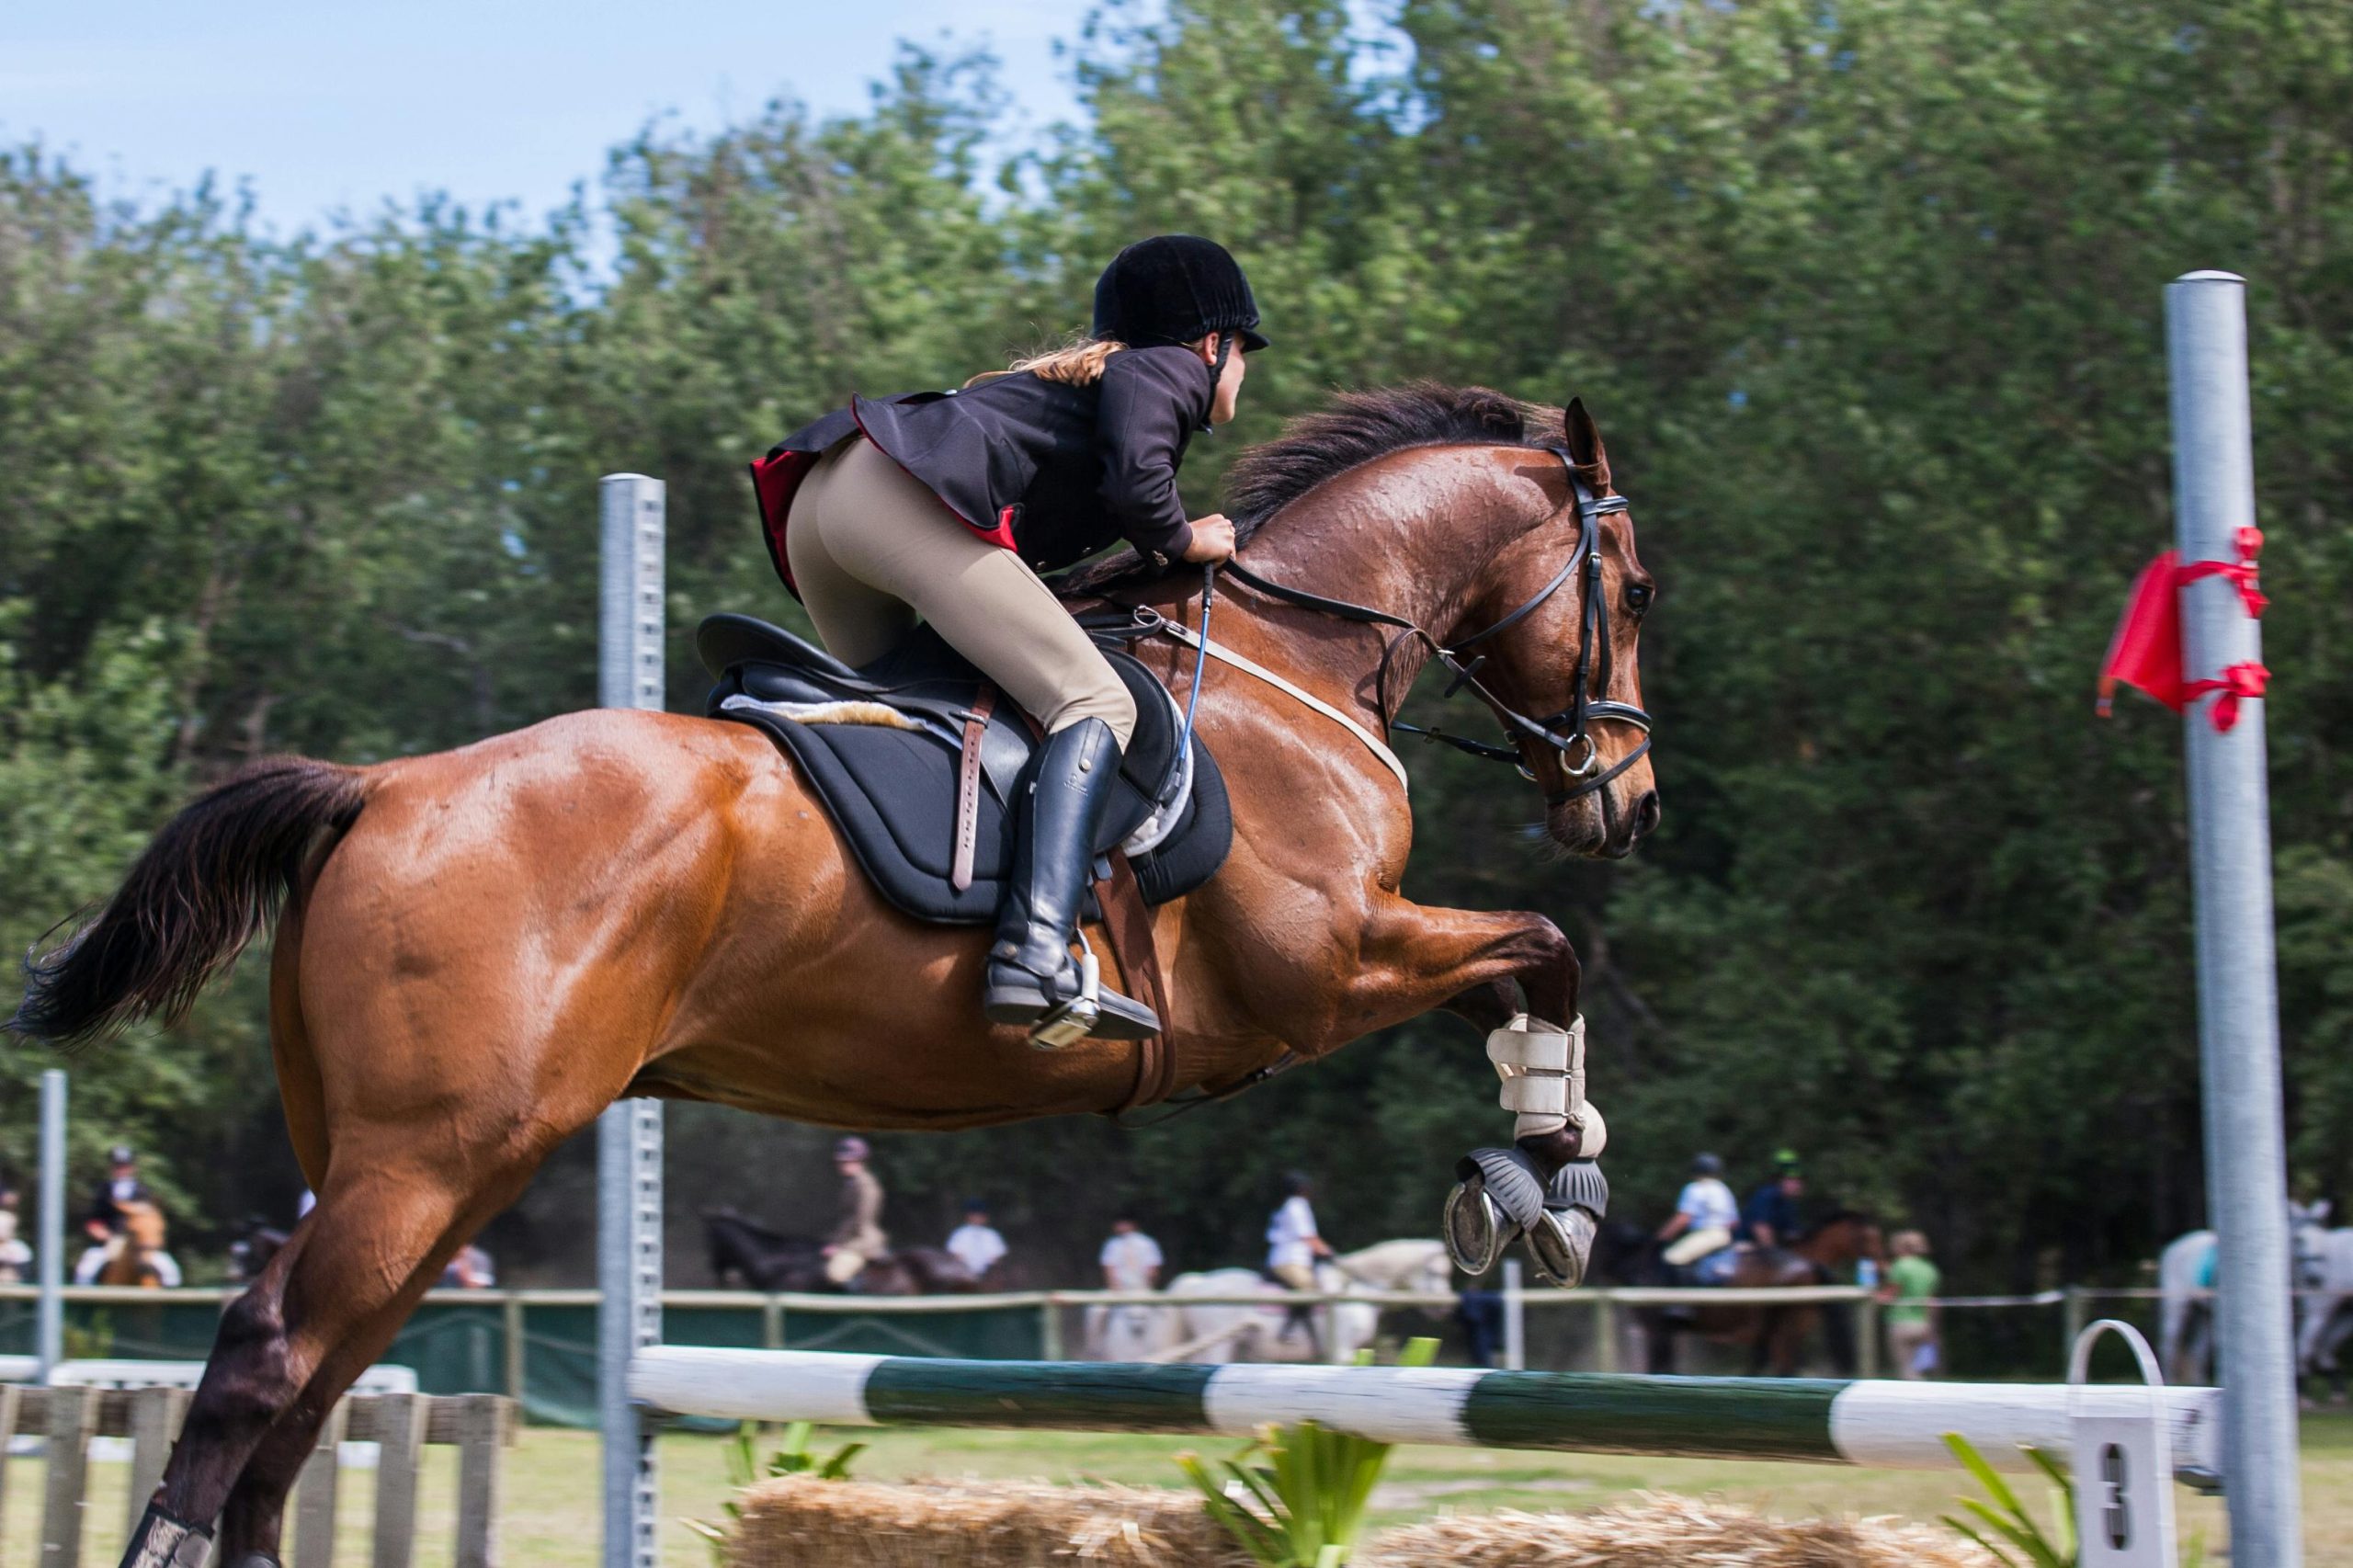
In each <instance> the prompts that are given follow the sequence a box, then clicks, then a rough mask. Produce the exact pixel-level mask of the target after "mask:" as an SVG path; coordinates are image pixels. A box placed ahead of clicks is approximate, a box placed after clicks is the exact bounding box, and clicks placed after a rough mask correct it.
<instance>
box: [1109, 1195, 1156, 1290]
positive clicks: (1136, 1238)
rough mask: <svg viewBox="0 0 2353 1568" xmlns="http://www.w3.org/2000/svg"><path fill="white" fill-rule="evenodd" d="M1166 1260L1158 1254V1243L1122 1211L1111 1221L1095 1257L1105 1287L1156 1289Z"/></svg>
mask: <svg viewBox="0 0 2353 1568" xmlns="http://www.w3.org/2000/svg"><path fill="white" fill-rule="evenodd" d="M1165 1261H1166V1260H1165V1259H1164V1258H1163V1257H1162V1256H1160V1244H1159V1243H1158V1242H1155V1241H1154V1240H1153V1239H1152V1238H1151V1237H1150V1236H1147V1235H1145V1234H1144V1233H1143V1232H1142V1230H1141V1229H1139V1228H1138V1227H1137V1225H1136V1221H1135V1217H1134V1216H1133V1215H1131V1214H1122V1215H1120V1217H1119V1218H1118V1219H1116V1220H1114V1221H1111V1236H1110V1239H1109V1240H1108V1241H1107V1242H1105V1243H1104V1244H1103V1251H1102V1254H1101V1256H1098V1257H1097V1259H1096V1262H1097V1263H1099V1264H1101V1265H1102V1266H1103V1288H1104V1289H1105V1290H1156V1289H1158V1288H1159V1284H1160V1266H1161V1265H1162V1263H1164V1262H1165Z"/></svg>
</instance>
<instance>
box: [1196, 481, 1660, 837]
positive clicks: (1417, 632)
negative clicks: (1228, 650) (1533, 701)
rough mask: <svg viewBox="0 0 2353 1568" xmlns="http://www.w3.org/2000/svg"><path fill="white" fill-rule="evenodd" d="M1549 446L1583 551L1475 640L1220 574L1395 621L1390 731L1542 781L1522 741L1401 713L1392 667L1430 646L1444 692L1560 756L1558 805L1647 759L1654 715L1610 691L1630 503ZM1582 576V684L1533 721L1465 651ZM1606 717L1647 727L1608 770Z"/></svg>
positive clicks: (1385, 718)
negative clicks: (1615, 584) (1451, 728)
mask: <svg viewBox="0 0 2353 1568" xmlns="http://www.w3.org/2000/svg"><path fill="white" fill-rule="evenodd" d="M1545 450H1546V451H1549V452H1551V453H1552V455H1553V456H1555V457H1557V458H1559V459H1560V460H1561V465H1562V467H1563V468H1564V469H1566V470H1567V471H1568V477H1569V493H1570V494H1571V496H1572V497H1573V498H1574V501H1575V504H1576V509H1577V548H1576V553H1574V555H1572V556H1570V558H1569V560H1568V562H1566V564H1564V565H1563V566H1562V568H1561V569H1560V570H1559V571H1558V572H1556V573H1554V574H1552V581H1551V582H1549V583H1547V584H1545V585H1543V587H1541V588H1540V589H1538V590H1537V592H1536V595H1535V597H1532V598H1530V599H1529V600H1528V602H1527V603H1525V604H1523V605H1521V606H1520V607H1519V608H1518V609H1515V610H1513V611H1512V612H1511V613H1510V614H1508V615H1506V616H1505V617H1504V618H1503V619H1501V620H1498V621H1496V622H1495V624H1494V625H1493V626H1490V627H1488V628H1486V629H1485V630H1484V631H1475V632H1472V634H1471V635H1470V636H1468V637H1463V638H1459V639H1457V640H1456V641H1455V642H1454V644H1453V645H1452V646H1451V647H1449V646H1448V645H1447V644H1446V643H1444V642H1440V641H1439V640H1438V638H1436V637H1433V636H1432V635H1430V633H1429V632H1428V631H1425V630H1424V629H1423V628H1422V626H1421V625H1420V624H1419V623H1417V622H1415V621H1412V620H1408V619H1405V618H1404V616H1401V615H1392V614H1390V613H1389V612H1388V611H1387V610H1382V609H1375V608H1372V607H1370V605H1359V604H1351V603H1349V602H1348V601H1347V600H1346V599H1333V598H1325V597H1324V596H1323V595H1321V594H1311V593H1308V592H1306V591H1304V590H1303V589H1300V588H1293V587H1289V586H1286V585H1283V584H1281V583H1275V582H1269V581H1268V580H1267V579H1266V578H1264V577H1261V576H1259V575H1258V574H1256V573H1255V572H1252V571H1250V570H1248V569H1247V568H1246V567H1245V566H1243V565H1242V564H1241V563H1240V562H1238V561H1228V562H1225V564H1224V565H1222V566H1221V567H1219V568H1218V570H1219V571H1221V572H1222V573H1224V574H1226V575H1227V576H1230V577H1233V578H1234V579H1235V580H1236V581H1238V582H1241V583H1245V584H1246V585H1249V586H1251V587H1253V588H1256V589H1257V590H1258V592H1260V593H1262V594H1265V595H1267V596H1268V597H1272V598H1277V599H1280V600H1282V601H1283V602H1284V603H1285V604H1292V605H1297V606H1299V607H1300V608H1302V609H1313V610H1320V611H1322V612H1324V614H1326V615H1335V616H1338V617H1339V618H1340V619H1343V620H1354V621H1359V622H1362V623H1365V624H1367V625H1372V626H1391V627H1395V628H1396V629H1397V630H1396V633H1395V635H1393V636H1392V637H1391V638H1390V639H1389V640H1388V642H1386V643H1385V644H1384V645H1383V646H1382V648H1381V665H1380V668H1379V669H1378V670H1377V671H1376V672H1375V674H1374V676H1373V708H1374V711H1375V712H1376V713H1377V714H1378V716H1379V717H1380V720H1381V727H1382V729H1383V731H1384V733H1385V732H1387V731H1391V730H1403V731H1404V732H1405V733H1407V734H1409V735H1419V736H1421V737H1422V738H1423V739H1424V740H1425V741H1435V742H1437V743H1438V744H1442V745H1449V746H1452V747H1453V748H1454V749H1455V750H1457V751H1461V752H1467V753H1469V754H1470V755H1471V756H1476V757H1483V758H1484V759H1486V760H1488V761H1490V762H1508V763H1510V764H1511V765H1512V766H1513V767H1517V768H1518V769H1519V771H1520V775H1521V777H1523V778H1527V779H1528V780H1529V782H1530V783H1533V782H1535V781H1536V775H1535V773H1534V772H1533V771H1532V770H1531V769H1530V768H1529V767H1528V764H1527V763H1526V762H1525V761H1524V760H1523V759H1522V757H1521V755H1520V753H1519V751H1518V748H1517V747H1516V746H1509V745H1501V746H1499V745H1490V744H1487V743H1486V742H1484V741H1474V740H1472V739H1470V738H1469V737H1467V736H1463V735H1456V734H1449V733H1447V732H1446V731H1444V730H1441V729H1438V728H1437V727H1435V726H1431V727H1428V728H1425V727H1423V726H1422V725H1419V724H1408V723H1405V722H1403V721H1402V720H1400V719H1398V718H1397V717H1396V716H1395V715H1396V708H1397V704H1396V703H1392V701H1391V700H1390V696H1389V667H1390V665H1391V664H1392V663H1393V662H1394V660H1395V658H1396V654H1397V650H1398V649H1399V648H1401V647H1404V646H1405V645H1407V644H1409V643H1416V642H1417V643H1420V644H1422V645H1424V646H1427V648H1428V649H1429V651H1430V653H1431V656H1432V657H1434V658H1436V659H1437V660H1438V663H1439V664H1441V665H1445V666H1446V668H1447V669H1448V670H1449V672H1450V673H1451V674H1452V675H1453V676H1454V679H1453V680H1452V681H1450V682H1449V683H1448V685H1447V688H1446V691H1445V693H1444V695H1446V696H1448V697H1452V696H1453V695H1454V694H1455V693H1456V692H1458V691H1461V690H1463V689H1464V688H1465V687H1468V688H1469V689H1470V691H1471V694H1472V696H1474V697H1476V698H1477V699H1479V700H1480V701H1482V702H1483V703H1485V704H1486V705H1487V710H1488V711H1489V712H1491V713H1493V714H1494V715H1495V720H1496V722H1498V723H1500V724H1501V725H1502V726H1503V729H1504V734H1505V737H1506V739H1509V740H1515V741H1518V740H1525V741H1532V742H1534V743H1535V744H1538V745H1540V746H1549V747H1551V748H1552V751H1553V753H1554V754H1555V755H1556V756H1559V758H1560V759H1561V771H1562V773H1563V775H1564V776H1565V777H1567V778H1569V779H1571V780H1572V781H1573V782H1571V783H1570V785H1569V786H1568V787H1567V788H1566V789H1562V790H1548V791H1546V793H1545V796H1544V803H1545V804H1546V805H1547V806H1558V805H1564V804H1566V803H1567V802H1568V801H1574V800H1577V799H1580V798H1581V797H1583V796H1586V795H1590V794H1592V793H1594V792H1595V791H1596V790H1600V789H1602V788H1603V787H1604V786H1606V785H1607V784H1608V783H1609V782H1610V780H1612V779H1614V778H1617V777H1618V776H1619V775H1620V774H1621V773H1623V772H1625V771H1626V770H1627V769H1628V768H1630V767H1633V766H1634V764H1635V763H1636V762H1638V761H1640V760H1641V759H1642V757H1643V754H1644V753H1645V752H1648V751H1649V750H1650V749H1651V716H1650V715H1649V714H1648V713H1646V712H1644V711H1643V710H1642V709H1640V708H1637V707H1635V706H1634V705H1633V704H1632V703H1631V702H1619V701H1616V700H1614V699H1611V698H1609V697H1608V695H1607V694H1608V690H1609V682H1610V677H1611V676H1613V675H1614V674H1615V673H1616V667H1617V666H1616V660H1615V656H1614V653H1613V652H1612V650H1611V647H1610V641H1609V612H1608V606H1607V605H1605V604H1604V603H1603V602H1602V591H1601V564H1602V562H1601V519H1602V518H1604V517H1610V516H1613V515H1615V514H1618V513H1621V512H1624V511H1626V510H1627V509H1628V504H1627V501H1626V498H1625V497H1624V496H1622V495H1597V494H1594V492H1593V490H1592V488H1591V487H1590V486H1588V485H1587V484H1586V483H1585V481H1584V480H1583V479H1582V478H1581V477H1579V475H1578V473H1577V465H1576V463H1575V461H1574V460H1573V459H1572V458H1571V457H1570V456H1569V454H1568V452H1567V451H1566V450H1564V449H1562V448H1559V447H1547V448H1545ZM1580 572H1582V573H1583V574H1584V577H1585V607H1584V611H1583V615H1582V624H1581V626H1580V627H1579V630H1578V634H1577V664H1576V686H1575V690H1574V695H1572V696H1571V698H1570V699H1569V705H1568V706H1567V707H1566V708H1563V709H1562V710H1560V711H1559V712H1557V713H1551V714H1547V715H1545V716H1544V717H1542V718H1533V717H1530V716H1529V715H1528V714H1526V713H1522V712H1521V711H1519V710H1518V709H1516V708H1514V707H1512V706H1511V704H1509V703H1507V702H1506V701H1505V700H1504V699H1502V698H1500V697H1498V696H1496V695H1495V692H1493V691H1492V690H1490V689H1489V688H1488V687H1486V686H1485V685H1484V684H1483V682H1481V681H1480V679H1479V677H1478V674H1477V672H1478V670H1479V667H1480V666H1481V665H1484V664H1485V663H1486V662H1487V659H1486V655H1485V654H1483V653H1480V654H1475V655H1473V656H1472V658H1470V659H1469V660H1468V661H1467V662H1466V661H1465V660H1464V659H1463V658H1462V656H1461V655H1462V654H1463V653H1467V652H1469V650H1471V649H1472V648H1474V647H1476V646H1478V645H1479V644H1480V643H1482V642H1486V641H1488V640H1489V639H1490V638H1493V637H1495V636H1498V635H1500V634H1501V633H1503V632H1505V631H1508V630H1510V629H1511V628H1512V627H1514V626H1517V625H1518V624H1519V623H1520V622H1521V621H1523V620H1525V619H1528V618H1529V616H1530V615H1533V614H1534V613H1535V612H1536V611H1537V609H1538V608H1540V607H1541V606H1542V605H1543V604H1544V602H1545V601H1546V600H1548V599H1550V598H1551V597H1552V596H1553V595H1554V594H1556V593H1558V592H1560V591H1561V588H1562V587H1563V585H1565V584H1566V583H1567V582H1568V580H1569V579H1570V578H1571V577H1573V576H1575V575H1577V574H1579V573H1580ZM1596 676H1598V677H1599V688H1600V690H1601V691H1602V693H1603V694H1604V695H1602V696H1600V697H1595V696H1593V695H1592V692H1593V690H1594V687H1595V677H1596ZM1403 701H1404V692H1402V691H1401V692H1399V693H1398V702H1400V703H1402V702H1403ZM1605 719H1615V720H1618V721H1619V722H1622V723H1627V724H1631V725H1633V726H1634V727H1635V728H1637V729H1639V730H1641V731H1642V733H1643V740H1642V744H1640V745H1637V746H1635V747H1634V748H1633V749H1632V750H1631V751H1629V752H1628V753H1627V754H1626V755H1625V756H1621V757H1620V758H1619V759H1618V760H1617V761H1616V762H1615V763H1612V764H1611V765H1610V766H1609V767H1608V768H1603V767H1601V748H1600V747H1599V746H1598V745H1597V744H1595V743H1594V739H1593V733H1592V729H1591V726H1592V725H1593V723H1594V722H1597V721H1599V720H1605ZM1601 799H1602V805H1603V808H1604V810H1605V811H1606V810H1607V809H1608V801H1609V797H1608V796H1607V795H1604V796H1602V798H1601Z"/></svg>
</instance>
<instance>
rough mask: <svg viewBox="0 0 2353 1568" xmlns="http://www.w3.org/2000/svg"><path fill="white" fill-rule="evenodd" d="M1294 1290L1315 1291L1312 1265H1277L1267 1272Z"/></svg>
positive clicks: (1313, 1267)
mask: <svg viewBox="0 0 2353 1568" xmlns="http://www.w3.org/2000/svg"><path fill="white" fill-rule="evenodd" d="M1267 1273H1269V1274H1271V1275H1273V1276H1274V1277H1275V1278H1277V1279H1279V1280H1280V1281H1282V1283H1283V1284H1285V1285H1287V1286H1289V1287H1290V1289H1291V1290H1314V1289H1315V1266H1314V1265H1313V1264H1312V1263H1278V1264H1276V1265H1275V1266H1274V1267H1272V1268H1269V1269H1267Z"/></svg>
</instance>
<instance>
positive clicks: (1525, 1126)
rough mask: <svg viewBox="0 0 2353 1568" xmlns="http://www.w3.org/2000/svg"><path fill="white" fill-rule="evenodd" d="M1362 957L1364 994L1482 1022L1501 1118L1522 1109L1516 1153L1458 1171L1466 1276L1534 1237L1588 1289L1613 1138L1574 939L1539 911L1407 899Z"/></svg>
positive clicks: (1456, 1216)
mask: <svg viewBox="0 0 2353 1568" xmlns="http://www.w3.org/2000/svg"><path fill="white" fill-rule="evenodd" d="M1359 960H1360V962H1359V969H1358V979H1357V982H1356V987H1357V988H1358V990H1360V991H1363V990H1369V991H1371V992H1372V993H1373V994H1375V995H1377V996H1378V997H1379V998H1380V999H1381V1000H1383V1001H1386V1002H1389V1003H1391V1004H1392V1006H1393V1005H1394V1003H1395V1002H1396V1001H1397V1000H1398V999H1399V998H1400V995H1401V992H1402V993H1403V994H1404V995H1410V996H1417V997H1418V998H1419V999H1420V1000H1421V1001H1422V1006H1421V1007H1418V1008H1415V1009H1414V1011H1424V1010H1427V1008H1429V1007H1432V1006H1444V1007H1449V1008H1451V1009H1452V1010H1453V1011H1455V1012H1457V1013H1460V1014H1461V1015H1462V1016H1463V1017H1468V1018H1469V1019H1471V1021H1472V1022H1473V1023H1475V1024H1481V1025H1483V1026H1485V1027H1486V1028H1487V1030H1488V1035H1487V1056H1488V1059H1489V1060H1490V1061H1491V1062H1494V1063H1495V1066H1496V1068H1497V1070H1498V1071H1499V1072H1500V1073H1501V1074H1503V1079H1504V1085H1503V1093H1502V1096H1501V1097H1502V1102H1503V1106H1504V1108H1505V1109H1506V1110H1510V1111H1512V1112H1514V1113H1516V1121H1515V1123H1514V1127H1513V1140H1514V1146H1513V1147H1512V1148H1510V1149H1480V1150H1475V1151H1473V1152H1472V1153H1471V1154H1470V1155H1468V1156H1467V1157H1466V1158H1465V1159H1464V1160H1463V1162H1462V1164H1461V1167H1459V1169H1458V1172H1457V1175H1458V1176H1460V1177H1461V1185H1460V1186H1458V1187H1456V1188H1455V1191H1454V1194H1453V1196H1452V1197H1451V1198H1449V1199H1448V1201H1447V1209H1446V1242H1447V1250H1448V1251H1449V1253H1450V1254H1452V1256H1453V1258H1454V1261H1455V1264H1456V1266H1457V1267H1461V1269H1462V1270H1463V1271H1464V1272H1466V1273H1469V1274H1472V1275H1479V1274H1483V1273H1485V1272H1486V1271H1487V1270H1488V1269H1489V1268H1492V1267H1494V1266H1495V1260H1496V1258H1497V1256H1499V1255H1500V1254H1501V1252H1502V1250H1503V1248H1504V1247H1506V1245H1508V1244H1510V1243H1511V1241H1512V1240H1513V1239H1514V1238H1515V1237H1519V1236H1525V1237H1526V1238H1527V1241H1528V1245H1529V1253H1530V1255H1531V1256H1532V1257H1533V1258H1534V1260H1535V1263H1536V1267H1537V1272H1538V1274H1539V1275H1540V1277H1542V1278H1546V1279H1548V1280H1551V1281H1552V1282H1554V1283H1557V1284H1561V1285H1574V1284H1575V1283H1577V1281H1578V1280H1580V1279H1581V1278H1584V1275H1585V1269H1586V1261H1587V1260H1588V1258H1589V1257H1590V1256H1591V1255H1592V1250H1593V1242H1594V1237H1595V1234H1596V1233H1597V1230H1598V1228H1599V1224H1600V1221H1601V1218H1602V1216H1603V1215H1604V1214H1605V1213H1606V1212H1607V1211H1608V1203H1609V1187H1608V1183H1607V1182H1606V1181H1604V1180H1603V1179H1602V1176H1601V1172H1600V1168H1599V1167H1598V1166H1597V1165H1595V1164H1594V1157H1595V1156H1596V1155H1598V1154H1599V1153H1601V1150H1602V1147H1603V1145H1604V1143H1605V1142H1607V1139H1608V1133H1607V1131H1606V1130H1605V1129H1604V1126H1603V1123H1602V1120H1601V1117H1600V1113H1599V1112H1598V1111H1597V1110H1595V1109H1594V1108H1592V1107H1591V1106H1590V1105H1588V1104H1587V1103H1586V1100H1585V1020H1584V1019H1583V1018H1581V1017H1578V1016H1577V1011H1576V1004H1577V988H1578V978H1579V973H1578V968H1577V960H1576V954H1575V953H1574V950H1573V949H1571V948H1570V946H1569V942H1568V938H1567V937H1563V935H1562V934H1561V929H1560V927H1559V926H1555V925H1553V924H1552V922H1551V921H1550V920H1547V919H1545V918H1544V917H1543V916H1541V915H1524V914H1512V915H1477V914H1471V913H1468V912H1465V911H1461V910H1446V909H1424V908H1421V907H1419V906H1417V905H1414V904H1410V903H1405V902H1404V900H1402V899H1399V900H1395V901H1393V902H1392V903H1388V904H1386V905H1384V906H1383V907H1381V909H1380V910H1378V911H1377V912H1376V915H1375V918H1374V919H1373V921H1372V922H1370V925H1369V926H1368V930H1367V933H1366V939H1365V940H1364V942H1363V943H1362V944H1361V947H1360V950H1359ZM1401 981H1410V982H1412V984H1411V985H1407V986H1402V987H1401V985H1400V982H1401ZM1522 997H1525V998H1526V1009H1527V1010H1526V1012H1525V1013H1522V1012H1521V1010H1520V1007H1519V1002H1520V999H1521V998H1522ZM1412 1016H1413V1012H1404V1013H1401V1014H1397V1015H1395V1017H1412ZM1382 1021H1383V1022H1387V1021H1393V1019H1392V1018H1384V1019H1382ZM1370 1027H1379V1026H1378V1025H1372V1026H1370Z"/></svg>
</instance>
